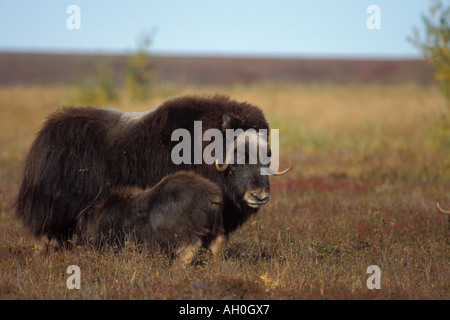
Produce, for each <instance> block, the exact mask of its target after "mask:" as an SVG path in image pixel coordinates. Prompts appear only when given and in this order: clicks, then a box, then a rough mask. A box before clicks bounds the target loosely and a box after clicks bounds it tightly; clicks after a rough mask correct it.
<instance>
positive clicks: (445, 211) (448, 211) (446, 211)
mask: <svg viewBox="0 0 450 320" xmlns="http://www.w3.org/2000/svg"><path fill="white" fill-rule="evenodd" d="M436 204H437V207H438V209H439V211H440V212H442V213H445V214H450V210H444V209H442V208H441V206H440V205H439V203H437V202H436Z"/></svg>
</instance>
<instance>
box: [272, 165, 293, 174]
mask: <svg viewBox="0 0 450 320" xmlns="http://www.w3.org/2000/svg"><path fill="white" fill-rule="evenodd" d="M289 169H291V165H289V167H288V168H287V169H286V170H283V171H278V172H275V173H274V174H273V175H274V176H282V175H283V174H285V173H286V172H288V171H289Z"/></svg>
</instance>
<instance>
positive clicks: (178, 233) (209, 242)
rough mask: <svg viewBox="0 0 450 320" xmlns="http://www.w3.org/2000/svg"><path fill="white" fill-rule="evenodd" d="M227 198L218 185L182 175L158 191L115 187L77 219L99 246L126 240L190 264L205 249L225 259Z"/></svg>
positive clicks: (167, 180) (161, 184) (170, 177)
mask: <svg viewBox="0 0 450 320" xmlns="http://www.w3.org/2000/svg"><path fill="white" fill-rule="evenodd" d="M222 205H223V196H222V192H221V190H220V188H219V187H218V186H217V184H215V183H214V182H212V181H210V180H208V179H206V178H203V177H201V176H199V175H198V174H195V173H194V172H188V171H179V172H177V173H174V174H171V175H168V176H166V177H164V178H163V179H162V180H161V181H160V182H159V183H158V184H156V185H155V186H154V187H152V188H149V189H146V190H143V189H141V188H139V187H125V188H117V189H114V190H113V191H112V192H111V194H110V195H109V196H108V197H105V198H102V199H99V200H98V201H97V202H96V203H95V204H94V205H93V206H92V208H91V209H88V210H86V211H85V212H83V213H81V214H80V216H79V217H77V233H78V235H79V239H81V240H82V241H83V242H87V243H90V244H93V245H94V246H96V247H100V246H103V245H105V244H112V245H118V246H121V245H123V244H124V243H125V242H126V241H130V242H135V243H139V244H143V245H144V247H145V248H146V249H149V250H154V249H156V248H157V247H159V248H161V249H162V250H163V251H164V252H167V253H171V254H176V255H178V257H179V261H180V262H181V263H183V264H188V263H190V262H191V260H192V258H193V256H194V253H195V251H196V250H197V249H198V248H199V247H200V246H202V245H203V246H205V247H208V248H210V249H211V251H212V253H213V255H214V256H220V255H221V254H222V251H223V248H224V229H223V224H222Z"/></svg>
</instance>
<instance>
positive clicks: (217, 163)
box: [216, 159, 228, 172]
mask: <svg viewBox="0 0 450 320" xmlns="http://www.w3.org/2000/svg"><path fill="white" fill-rule="evenodd" d="M216 169H217V171H219V172H222V171H225V170H227V169H228V163H224V164H223V166H222V167H221V166H220V165H219V160H218V159H216Z"/></svg>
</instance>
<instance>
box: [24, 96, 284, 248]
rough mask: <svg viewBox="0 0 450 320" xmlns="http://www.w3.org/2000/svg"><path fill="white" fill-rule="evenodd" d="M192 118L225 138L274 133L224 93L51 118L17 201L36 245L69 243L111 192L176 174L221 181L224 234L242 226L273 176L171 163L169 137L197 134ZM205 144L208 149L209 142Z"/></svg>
mask: <svg viewBox="0 0 450 320" xmlns="http://www.w3.org/2000/svg"><path fill="white" fill-rule="evenodd" d="M195 121H201V122H202V131H203V132H205V130H207V129H210V128H215V129H218V130H220V131H221V132H223V133H224V135H225V134H226V133H225V132H226V130H227V129H242V130H248V129H255V130H260V129H266V130H268V129H269V125H268V124H267V122H266V119H265V117H264V115H263V113H262V111H261V110H260V109H259V108H258V107H255V106H253V105H250V104H248V103H245V102H237V101H234V100H230V99H229V98H228V97H225V96H221V95H216V96H212V97H199V96H184V97H178V98H174V99H171V100H168V101H166V102H165V103H163V104H162V105H160V106H159V107H157V108H155V109H153V110H150V111H147V112H143V113H124V112H121V111H118V110H111V109H99V108H93V107H68V108H63V109H62V110H60V111H58V112H56V113H54V114H52V115H50V116H49V118H48V119H47V121H46V122H45V123H44V125H43V127H42V129H41V130H40V131H39V133H38V135H37V137H36V139H35V141H34V142H33V144H32V146H31V149H30V151H29V154H28V156H27V160H26V164H25V169H24V177H23V181H22V184H21V187H20V191H19V195H18V198H17V201H16V212H17V215H18V216H19V217H20V218H21V219H22V220H23V222H24V224H25V225H26V226H27V227H28V228H29V229H30V231H31V232H32V234H33V235H34V236H35V237H36V239H37V240H39V241H38V242H37V246H38V247H39V243H41V244H42V241H43V242H47V241H48V240H56V242H58V243H60V244H61V243H64V242H65V241H66V240H68V239H70V238H71V237H72V235H73V232H74V227H75V220H76V219H75V218H76V217H78V216H80V215H82V214H83V212H85V211H86V210H87V209H88V208H90V207H91V206H92V205H93V203H94V202H95V201H96V200H97V199H100V198H104V197H107V196H109V194H110V192H111V190H112V189H113V188H117V187H123V186H138V187H140V188H142V189H145V188H148V187H152V186H154V185H155V184H156V183H158V182H159V181H160V180H161V179H162V178H163V177H164V176H166V175H167V174H170V173H173V172H176V171H179V170H193V171H195V172H197V173H199V174H200V175H202V176H204V177H206V178H209V179H210V180H212V181H214V182H216V183H217V184H218V185H219V187H220V188H221V190H222V192H223V196H224V205H223V211H224V212H223V226H224V229H225V235H228V234H229V233H230V232H232V231H234V230H235V229H236V228H238V227H239V226H240V225H241V224H242V223H243V222H245V221H246V220H247V219H248V218H249V217H250V216H251V215H252V214H254V213H256V212H257V211H258V210H259V207H260V206H261V205H262V204H264V203H266V202H267V201H268V199H269V192H270V184H269V178H268V176H266V175H261V174H260V171H259V168H260V167H261V166H263V165H262V164H260V163H259V164H252V165H246V164H239V165H238V164H237V165H227V164H225V165H224V166H219V165H214V164H205V163H201V164H185V163H181V164H174V163H173V161H171V152H172V150H173V148H174V147H175V146H176V145H177V144H178V142H177V141H172V139H171V136H172V133H173V132H174V131H175V130H176V129H180V128H184V129H186V130H188V131H189V132H191V133H192V132H193V130H194V122H195ZM265 140H266V141H262V139H260V138H258V141H259V142H264V143H267V142H268V141H267V140H268V137H267V136H266V138H265ZM201 144H202V146H201V147H202V148H205V144H206V142H204V141H203V142H201ZM223 144H224V149H225V148H226V146H225V141H224V142H223ZM196 147H198V145H195V143H194V144H193V145H192V150H191V151H192V153H194V152H195V148H196ZM269 152H270V150H269ZM285 171H286V170H285Z"/></svg>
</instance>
